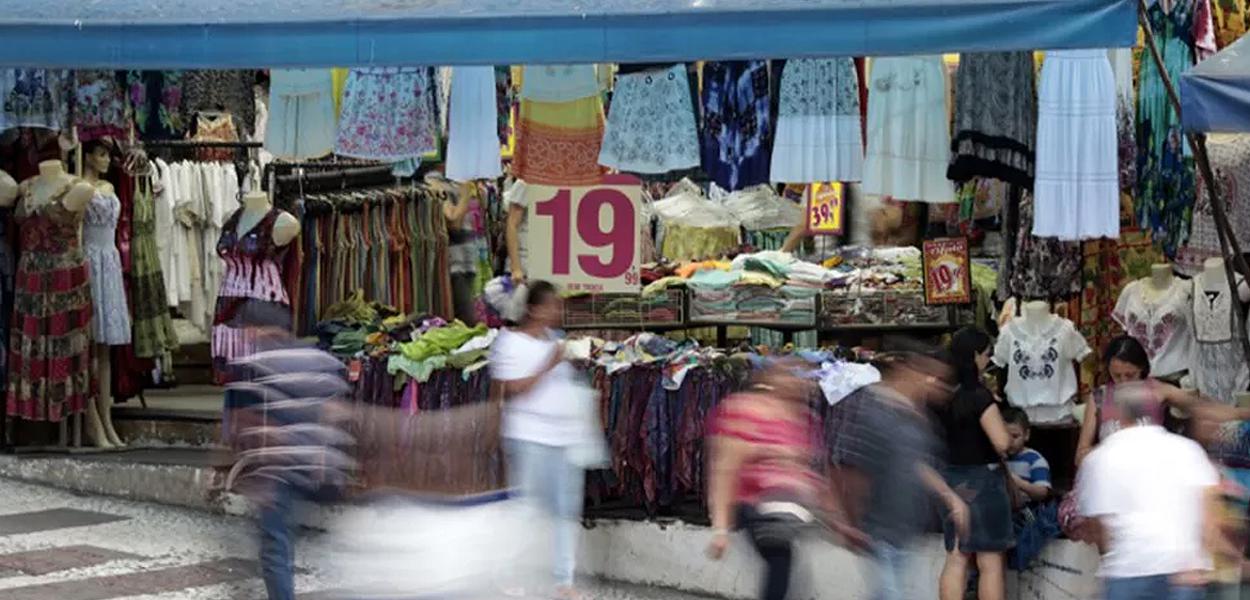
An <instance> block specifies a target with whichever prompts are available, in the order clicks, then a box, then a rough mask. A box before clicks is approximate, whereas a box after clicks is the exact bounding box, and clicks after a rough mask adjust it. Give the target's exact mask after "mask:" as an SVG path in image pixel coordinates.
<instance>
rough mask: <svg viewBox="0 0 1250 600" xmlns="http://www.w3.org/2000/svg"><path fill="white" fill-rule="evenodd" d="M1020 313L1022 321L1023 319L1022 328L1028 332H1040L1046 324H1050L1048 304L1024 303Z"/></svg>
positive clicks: (1037, 301)
mask: <svg viewBox="0 0 1250 600" xmlns="http://www.w3.org/2000/svg"><path fill="white" fill-rule="evenodd" d="M1020 312H1021V313H1022V315H1023V316H1022V319H1024V326H1025V327H1026V328H1028V329H1029V330H1030V331H1033V332H1037V331H1041V330H1042V328H1043V327H1045V326H1046V324H1047V323H1050V319H1051V314H1050V304H1048V303H1046V302H1043V301H1041V300H1034V301H1032V302H1025V303H1024V306H1023V307H1021V309H1020Z"/></svg>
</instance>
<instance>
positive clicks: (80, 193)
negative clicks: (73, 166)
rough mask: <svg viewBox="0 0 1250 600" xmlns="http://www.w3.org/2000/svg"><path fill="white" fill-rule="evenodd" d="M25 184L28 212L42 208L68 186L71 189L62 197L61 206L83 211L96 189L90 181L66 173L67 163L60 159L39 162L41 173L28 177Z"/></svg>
mask: <svg viewBox="0 0 1250 600" xmlns="http://www.w3.org/2000/svg"><path fill="white" fill-rule="evenodd" d="M23 185H24V186H25V198H24V201H25V208H26V211H27V212H34V211H38V210H41V209H42V208H44V207H45V206H47V205H48V204H49V203H51V202H52V201H53V200H55V199H56V197H57V195H58V194H60V193H61V192H62V191H63V190H65V189H66V188H67V187H68V188H69V190H68V191H67V192H65V195H64V196H62V197H61V206H62V207H63V208H65V210H68V211H70V212H75V213H77V212H82V211H83V210H84V209H85V208H86V207H87V203H88V202H90V201H91V197H92V196H94V195H95V190H96V188H95V186H93V185H91V184H90V183H87V182H85V181H82V180H80V179H78V178H76V177H73V176H71V175H70V174H69V173H66V172H65V165H63V164H61V161H59V160H48V161H44V162H41V163H39V175H36V176H35V177H32V178H30V179H27V180H26V181H25V182H23Z"/></svg>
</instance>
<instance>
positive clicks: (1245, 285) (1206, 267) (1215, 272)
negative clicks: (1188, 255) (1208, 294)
mask: <svg viewBox="0 0 1250 600" xmlns="http://www.w3.org/2000/svg"><path fill="white" fill-rule="evenodd" d="M1198 277H1199V280H1198V283H1199V285H1201V286H1202V289H1204V290H1207V291H1212V292H1214V291H1217V290H1221V291H1222V290H1226V289H1228V275H1227V274H1225V273H1224V259H1222V258H1219V257H1216V258H1208V259H1207V260H1206V261H1204V262H1203V263H1202V274H1201V275H1199V276H1198ZM1239 279H1240V278H1239ZM1237 296H1238V297H1239V298H1241V301H1242V302H1248V301H1250V282H1247V281H1246V280H1244V279H1242V280H1241V284H1240V285H1239V286H1237Z"/></svg>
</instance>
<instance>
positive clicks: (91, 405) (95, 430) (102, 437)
mask: <svg viewBox="0 0 1250 600" xmlns="http://www.w3.org/2000/svg"><path fill="white" fill-rule="evenodd" d="M95 349H96V352H95V355H94V356H93V357H92V359H91V366H92V370H93V371H94V373H92V374H93V375H94V376H95V378H96V381H97V382H100V383H101V384H104V383H105V381H103V380H102V378H101V376H100V364H101V363H100V355H101V354H102V353H107V352H108V346H99V345H97V346H96V347H95ZM104 356H106V357H107V356H108V354H104ZM105 360H106V361H107V358H106V359H105ZM105 364H106V365H107V362H106V363H105ZM107 370H108V367H107V366H106V367H105V371H107ZM103 379H107V377H105V378H103ZM100 388H103V389H100V390H97V397H98V395H99V394H103V393H107V388H104V386H103V385H100ZM83 414H84V415H85V416H86V418H87V437H88V438H90V439H91V443H92V445H94V446H95V447H97V448H112V447H113V442H111V441H110V440H109V438H108V432H106V431H105V429H104V423H103V421H101V419H100V403H99V400H96V401H95V402H88V403H87V406H85V407H83Z"/></svg>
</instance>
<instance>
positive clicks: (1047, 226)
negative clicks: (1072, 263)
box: [1033, 50, 1120, 240]
mask: <svg viewBox="0 0 1250 600" xmlns="http://www.w3.org/2000/svg"><path fill="white" fill-rule="evenodd" d="M1116 98H1117V96H1116V83H1115V74H1114V73H1113V72H1112V70H1111V63H1110V61H1108V59H1107V52H1106V50H1057V51H1054V52H1050V53H1048V54H1047V56H1046V62H1045V63H1044V64H1043V65H1042V79H1041V89H1040V91H1039V93H1038V119H1037V176H1036V178H1035V180H1034V183H1033V235H1035V236H1037V237H1056V238H1059V239H1060V240H1083V239H1095V238H1101V237H1107V238H1115V237H1119V235H1120V183H1119V158H1118V157H1119V154H1118V142H1117V133H1116Z"/></svg>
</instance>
